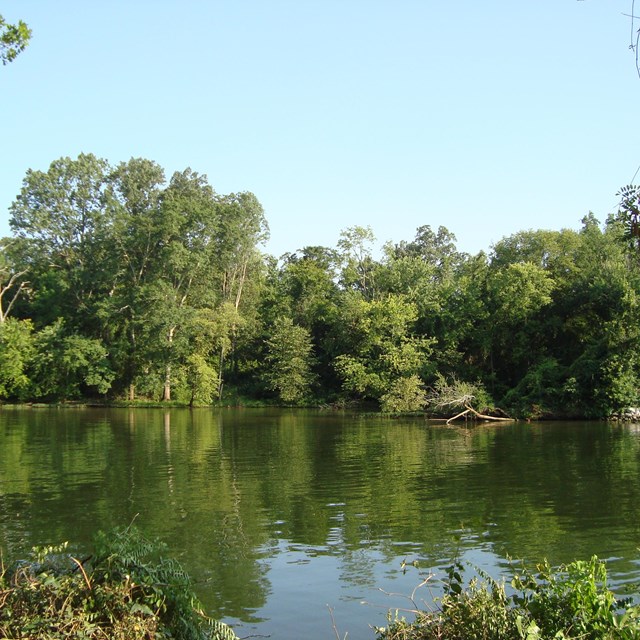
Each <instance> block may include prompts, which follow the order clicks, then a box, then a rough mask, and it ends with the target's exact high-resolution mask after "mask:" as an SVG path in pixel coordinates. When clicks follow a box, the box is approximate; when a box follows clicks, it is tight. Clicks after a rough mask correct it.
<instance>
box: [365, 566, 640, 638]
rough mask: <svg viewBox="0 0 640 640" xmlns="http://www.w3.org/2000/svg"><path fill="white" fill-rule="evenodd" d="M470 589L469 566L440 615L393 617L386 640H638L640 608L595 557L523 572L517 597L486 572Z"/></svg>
mask: <svg viewBox="0 0 640 640" xmlns="http://www.w3.org/2000/svg"><path fill="white" fill-rule="evenodd" d="M476 571H477V572H478V574H479V577H480V579H478V578H474V579H472V580H471V581H470V583H469V584H468V586H467V587H466V588H465V587H464V585H463V581H462V566H461V565H460V564H459V563H455V564H454V565H453V566H452V567H451V568H450V569H449V571H448V579H447V581H446V582H445V585H444V595H443V596H442V598H440V599H439V600H437V602H436V604H437V608H436V609H435V610H433V611H416V619H415V621H414V622H411V623H410V622H407V621H406V620H405V619H403V618H398V616H397V614H396V616H395V618H390V625H389V626H388V627H387V628H380V629H377V633H378V638H379V639H380V640H466V639H473V640H552V639H553V640H578V639H579V640H614V639H615V640H637V639H638V638H640V610H639V609H638V607H637V606H633V605H631V603H630V601H629V600H618V599H617V598H616V597H615V595H614V594H613V593H612V592H611V591H610V590H609V589H608V587H607V573H606V569H605V566H604V563H603V562H601V561H599V560H598V558H596V557H595V556H594V557H593V558H591V560H589V561H576V562H573V563H571V564H569V565H567V566H563V567H560V568H559V569H557V570H556V571H553V570H552V569H551V567H550V566H549V564H548V563H546V562H545V563H543V564H541V565H539V566H538V567H537V572H536V573H535V574H534V573H533V572H531V571H529V570H527V569H526V568H523V570H522V571H520V572H518V573H517V574H516V575H515V576H514V578H513V580H512V582H511V587H512V589H513V593H512V594H511V595H509V594H508V592H507V589H506V588H505V584H504V583H503V582H501V583H499V582H497V581H495V580H493V579H492V578H490V577H489V576H487V575H486V574H485V573H484V572H482V571H481V570H478V569H476Z"/></svg>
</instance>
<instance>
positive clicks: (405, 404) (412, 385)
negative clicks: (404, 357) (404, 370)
mask: <svg viewBox="0 0 640 640" xmlns="http://www.w3.org/2000/svg"><path fill="white" fill-rule="evenodd" d="M426 403H427V394H426V392H425V390H424V383H423V382H422V380H421V379H420V378H419V377H418V376H417V375H415V374H414V375H411V376H403V377H402V378H396V379H395V380H393V381H392V382H391V384H390V385H389V390H388V391H387V392H386V393H383V394H382V396H381V397H380V408H381V409H382V411H383V412H384V413H412V412H414V411H420V410H421V409H423V408H424V406H425V404H426Z"/></svg>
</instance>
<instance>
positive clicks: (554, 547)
mask: <svg viewBox="0 0 640 640" xmlns="http://www.w3.org/2000/svg"><path fill="white" fill-rule="evenodd" d="M639 473H640V430H639V428H638V426H637V425H635V424H629V423H624V424H622V423H620V424H611V423H606V422H545V423H536V422H531V423H525V422H517V423H513V424H500V425H484V424H479V425H477V426H475V427H474V428H465V427H464V426H449V427H447V426H445V425H442V424H437V425H431V424H429V423H425V421H424V419H422V418H418V419H415V418H398V419H389V418H385V417H384V416H380V415H377V416H375V415H356V414H348V413H341V412H318V411H296V410H276V409H233V410H227V409H194V410H191V411H190V410H185V409H169V410H159V409H144V408H136V409H107V408H77V409H73V410H65V409H59V410H55V411H49V410H40V409H20V410H18V409H15V410H10V411H1V412H0V546H1V547H2V550H3V552H4V553H5V555H6V556H7V557H20V555H24V553H25V551H26V550H28V549H29V548H30V547H31V546H32V545H36V544H38V545H41V544H50V543H56V542H59V541H62V540H69V541H70V542H72V543H73V544H76V545H78V547H86V546H87V545H89V544H90V541H91V539H92V537H93V535H94V534H95V532H96V530H98V529H102V530H108V529H110V528H112V527H113V526H123V525H127V524H128V523H130V522H131V521H132V520H133V519H134V517H135V522H136V524H137V526H139V527H140V529H141V530H142V531H143V532H144V533H145V534H146V535H148V536H150V537H158V538H160V539H161V540H163V541H164V542H166V543H167V545H168V548H169V552H170V553H171V555H173V556H175V557H176V558H177V559H178V560H179V561H180V562H181V563H182V564H183V565H184V566H185V568H186V569H187V571H188V572H189V574H190V575H192V577H193V579H194V582H195V589H196V592H197V594H198V596H199V597H200V599H201V600H202V601H203V603H204V605H205V607H206V609H207V611H208V612H209V613H211V615H213V616H214V617H216V618H220V619H222V620H224V621H226V622H230V623H231V624H233V625H234V627H235V628H236V631H237V632H238V635H240V636H245V635H250V634H265V635H266V634H271V636H272V637H274V638H279V639H285V640H286V639H287V638H292V639H293V638H299V637H303V636H304V637H308V638H326V637H330V635H331V634H332V633H333V627H332V625H333V621H335V625H336V628H337V629H338V630H339V631H340V632H341V633H342V634H344V633H345V632H348V633H349V637H350V638H356V639H360V638H362V639H363V640H364V639H365V638H372V637H373V636H374V634H373V631H372V630H371V629H370V626H369V625H377V626H382V625H385V624H386V613H387V611H388V610H389V609H390V608H391V609H393V608H395V607H401V608H403V607H406V605H407V601H406V598H404V597H402V596H388V595H386V594H385V593H384V592H386V593H396V594H405V595H408V594H411V592H412V591H413V589H414V588H415V586H416V584H417V583H418V582H419V577H418V576H417V574H416V571H414V570H411V571H407V572H404V571H403V568H402V563H403V561H404V563H405V565H409V566H410V565H411V563H412V562H413V561H414V560H415V561H416V562H417V563H418V565H419V567H420V571H425V572H433V573H434V574H436V575H439V576H440V577H443V575H444V571H445V569H446V567H447V566H449V565H450V564H451V561H452V559H454V558H460V559H461V560H462V561H463V562H466V561H469V562H470V563H471V564H473V565H476V566H478V567H480V568H482V569H484V570H486V571H488V572H489V573H490V574H491V575H494V576H497V575H501V574H502V573H503V572H505V571H507V569H508V557H509V556H511V557H513V558H516V559H519V558H522V559H524V560H526V561H528V562H537V561H539V560H540V559H542V558H545V557H546V558H548V559H549V561H550V562H551V563H552V564H554V565H555V564H558V563H562V562H571V561H573V560H575V559H580V558H582V559H587V558H590V557H591V556H592V555H593V554H596V555H598V556H599V557H600V558H603V559H605V560H606V561H607V566H608V568H609V571H610V579H611V583H612V585H614V586H615V589H616V591H621V592H622V591H624V590H625V589H626V588H627V585H630V584H633V583H635V582H637V581H638V580H639V579H640V569H639V564H638V560H639V553H638V551H637V548H638V546H640V539H639V538H638V530H637V522H638V521H640V517H639V516H640V507H639V506H638V505H640V500H638V498H639V497H640V496H639V495H638V493H640V483H638V477H639ZM136 514H138V515H137V516H136ZM380 589H382V591H380ZM434 595H438V588H437V587H435V586H434V589H433V592H432V593H429V592H425V593H422V594H421V596H420V597H423V598H425V599H426V600H428V599H429V598H431V597H432V596H434ZM363 603H366V604H363ZM329 609H330V610H331V612H332V615H333V621H332V618H331V614H330V611H329Z"/></svg>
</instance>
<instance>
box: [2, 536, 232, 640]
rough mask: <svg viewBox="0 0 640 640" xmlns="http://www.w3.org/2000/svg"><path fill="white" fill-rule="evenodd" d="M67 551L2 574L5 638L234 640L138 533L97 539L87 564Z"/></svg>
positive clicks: (40, 553)
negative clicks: (206, 611)
mask: <svg viewBox="0 0 640 640" xmlns="http://www.w3.org/2000/svg"><path fill="white" fill-rule="evenodd" d="M65 546H66V545H62V546H61V547H56V548H54V547H48V548H45V549H36V550H34V555H33V560H32V561H31V562H23V563H19V564H17V565H15V566H14V567H12V568H10V569H7V568H3V570H2V573H1V574H0V637H2V638H29V639H30V640H54V639H58V638H60V639H62V638H82V639H83V640H93V639H98V638H99V639H109V640H152V639H154V640H155V639H161V638H173V639H175V640H205V639H211V640H235V638H236V636H235V634H234V633H233V631H232V630H231V628H230V627H228V626H227V625H225V624H223V623H221V622H218V621H217V620H214V619H212V618H209V617H208V616H207V615H206V614H205V613H204V612H203V611H202V609H201V607H200V605H199V603H198V601H197V599H196V597H195V596H194V594H193V591H192V589H191V584H190V581H189V578H188V576H187V575H186V574H185V573H184V571H183V570H182V568H181V567H180V565H179V564H178V563H177V562H176V561H175V560H172V559H169V558H166V557H165V556H164V555H163V551H164V547H163V546H162V545H161V544H159V543H157V542H150V541H149V540H146V539H145V538H143V537H142V536H141V535H140V533H139V532H138V531H137V530H136V529H132V528H127V529H118V530H115V531H114V532H112V533H110V534H108V535H105V534H99V535H98V537H97V539H96V544H95V553H94V555H93V556H92V557H91V558H90V559H88V560H85V561H84V562H82V561H80V560H78V559H75V558H73V557H72V556H70V555H67V554H64V553H62V552H63V551H64V548H65Z"/></svg>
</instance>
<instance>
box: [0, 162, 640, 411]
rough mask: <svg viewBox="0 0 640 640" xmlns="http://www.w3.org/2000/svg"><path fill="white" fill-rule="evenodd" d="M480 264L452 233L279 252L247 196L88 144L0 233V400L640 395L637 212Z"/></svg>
mask: <svg viewBox="0 0 640 640" xmlns="http://www.w3.org/2000/svg"><path fill="white" fill-rule="evenodd" d="M621 194H622V202H621V210H620V212H619V214H618V215H612V216H610V217H609V219H608V220H607V221H606V222H605V223H604V224H600V223H599V221H598V220H596V219H595V217H594V216H593V215H592V214H589V215H587V216H586V217H585V218H584V219H583V220H582V226H581V228H580V229H579V230H577V231H576V230H569V229H563V230H560V231H547V230H528V231H521V232H519V233H516V234H514V235H512V236H509V237H505V238H503V239H502V240H500V241H499V242H497V243H496V244H495V245H494V246H493V247H492V248H491V249H490V251H489V252H488V253H485V252H480V253H478V254H476V255H470V254H467V253H463V252H460V251H459V250H458V249H457V247H456V241H455V237H454V235H453V234H452V233H451V232H450V231H448V230H447V229H446V228H445V227H442V226H441V227H439V228H438V229H437V230H434V229H433V228H432V227H430V226H429V225H424V226H421V227H419V228H418V229H417V230H416V234H415V237H414V238H413V239H412V240H409V241H406V240H403V241H400V242H399V243H395V244H394V243H387V244H386V245H385V246H384V248H383V251H382V254H381V256H377V257H375V256H374V252H373V245H374V242H375V238H374V236H373V232H372V231H371V229H370V228H362V227H352V228H349V229H346V230H344V231H343V232H342V233H341V234H340V238H339V240H338V242H337V244H336V246H335V247H321V246H308V247H304V248H302V249H299V250H296V251H293V252H291V253H287V254H285V255H284V256H282V257H280V258H279V259H276V258H274V257H272V256H269V255H266V254H265V253H264V252H263V251H262V250H261V247H262V245H263V243H264V242H265V240H266V239H267V238H268V225H267V221H266V218H265V215H264V211H263V209H262V206H261V205H260V203H259V201H258V199H257V198H256V197H255V195H253V194H252V193H248V192H243V193H235V194H228V195H221V194H218V193H217V192H216V191H215V190H214V189H213V187H212V186H211V185H210V184H209V182H208V180H207V178H206V176H203V175H200V174H198V173H196V172H194V171H192V170H191V169H186V170H185V171H182V172H176V173H174V174H173V176H171V178H170V179H168V180H167V178H166V177H165V173H164V170H163V169H162V167H160V166H159V165H158V164H156V163H155V162H152V161H150V160H145V159H139V158H138V159H131V160H129V161H128V162H122V163H120V164H118V165H115V166H113V165H111V164H109V163H108V162H107V161H106V160H103V159H100V158H97V157H95V156H94V155H91V154H82V155H80V156H79V157H78V158H76V159H70V158H61V159H59V160H56V161H54V162H53V163H52V164H51V165H50V167H49V169H48V170H47V171H33V170H29V171H28V172H27V174H26V176H25V178H24V181H23V185H22V189H21V191H20V193H19V195H18V196H17V197H16V199H15V201H14V202H13V204H12V205H11V207H10V226H11V230H12V235H11V237H8V238H3V239H2V240H1V241H0V399H1V400H3V401H10V402H27V401H38V402H53V401H64V400H77V399H92V400H103V401H117V400H127V401H135V400H140V399H142V400H154V401H160V400H162V401H177V402H181V403H185V404H191V405H193V404H210V403H214V402H223V403H233V402H237V401H238V399H239V398H244V399H252V400H261V401H270V402H274V403H278V404H286V405H309V404H314V405H315V404H320V403H332V404H336V405H344V404H346V403H351V402H357V403H360V404H367V405H369V406H375V407H380V408H381V409H382V410H383V411H388V412H402V411H415V410H421V409H423V408H424V407H425V405H426V404H427V402H428V400H429V397H430V390H432V389H434V388H438V383H439V382H440V383H441V386H442V381H445V380H446V381H448V384H449V385H450V384H452V383H453V384H455V383H456V381H457V382H460V383H461V384H472V385H473V388H474V389H475V390H476V394H477V401H478V402H481V403H482V405H483V406H484V407H492V406H500V407H502V408H503V409H505V410H507V411H509V412H511V413H513V414H514V415H526V416H545V415H554V416H606V415H609V414H611V413H612V412H614V411H616V410H618V409H620V408H621V407H624V406H629V405H634V404H636V403H637V402H638V388H639V386H640V385H639V379H638V376H639V367H638V364H639V359H638V356H639V354H640V341H639V335H638V334H639V328H640V322H639V320H640V317H639V313H638V295H639V293H640V281H639V278H638V262H637V247H636V246H635V245H636V244H637V233H636V232H637V228H636V227H635V226H634V225H635V224H636V221H637V220H636V215H637V210H638V209H637V202H638V198H637V196H638V193H637V191H636V190H634V188H633V187H626V188H625V190H623V191H622V192H621Z"/></svg>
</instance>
